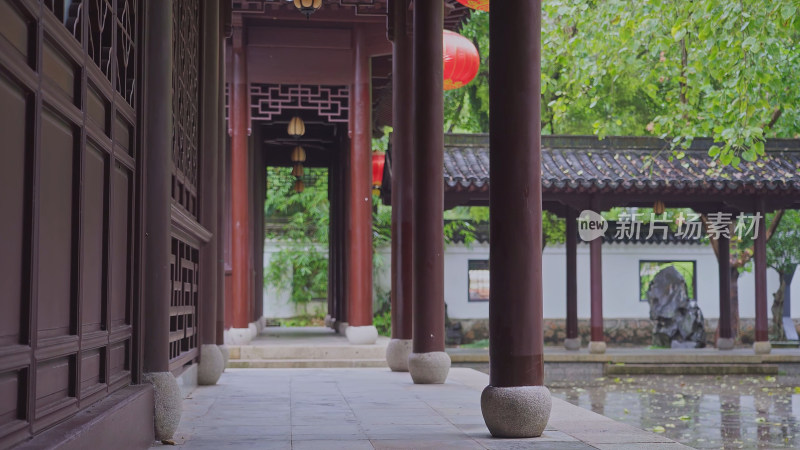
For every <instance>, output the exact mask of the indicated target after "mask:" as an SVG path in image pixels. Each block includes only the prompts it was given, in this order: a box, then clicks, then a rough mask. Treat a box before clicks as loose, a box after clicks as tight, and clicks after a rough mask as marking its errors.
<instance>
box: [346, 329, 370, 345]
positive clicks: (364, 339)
mask: <svg viewBox="0 0 800 450" xmlns="http://www.w3.org/2000/svg"><path fill="white" fill-rule="evenodd" d="M344 334H345V336H347V340H348V341H350V343H351V344H353V345H372V344H374V343H375V342H376V341H377V340H378V329H377V328H375V326H373V325H366V326H363V327H347V329H346V330H345V333H344Z"/></svg>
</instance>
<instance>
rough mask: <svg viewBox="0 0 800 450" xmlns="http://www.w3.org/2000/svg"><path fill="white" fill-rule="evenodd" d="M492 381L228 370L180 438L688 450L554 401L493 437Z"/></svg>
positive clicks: (193, 444)
mask: <svg viewBox="0 0 800 450" xmlns="http://www.w3.org/2000/svg"><path fill="white" fill-rule="evenodd" d="M487 382H488V377H487V376H486V375H484V374H482V373H480V372H477V371H475V370H472V369H463V368H454V369H452V370H451V372H450V376H449V378H448V381H447V383H446V384H444V385H414V384H413V383H411V380H410V378H409V376H408V374H407V373H393V372H390V371H388V370H386V369H228V370H227V371H226V372H225V373H224V374H223V376H222V378H221V379H220V381H219V384H218V385H216V386H209V387H200V388H198V389H196V390H195V391H194V392H193V394H192V395H191V396H190V397H189V398H188V399H186V400H184V413H183V419H182V421H181V425H180V428H179V430H178V432H177V433H176V439H175V440H176V442H177V444H178V445H180V446H184V447H186V448H193V449H226V448H237V449H248V448H259V449H290V448H291V449H347V450H358V449H372V448H378V449H436V450H444V449H522V448H552V449H586V448H599V449H623V450H624V449H678V448H687V447H684V446H682V445H680V444H677V443H675V442H672V441H670V440H668V439H666V438H664V437H662V436H659V435H655V434H652V433H648V432H645V431H642V430H639V429H637V428H634V427H632V426H629V425H624V424H621V423H618V422H615V421H613V420H611V419H608V418H606V417H603V416H600V415H598V414H595V413H593V412H591V411H588V410H585V409H583V408H579V407H577V406H573V405H570V404H569V403H566V402H564V401H562V400H559V399H555V398H554V399H553V410H552V414H551V417H550V423H549V424H548V428H547V429H546V431H545V433H544V435H543V436H542V437H540V438H536V439H493V438H491V436H490V435H489V432H488V430H487V429H486V427H485V425H484V423H483V418H482V416H481V410H480V392H481V390H482V389H483V388H484V387H485V386H486V384H487ZM159 446H160V445H159Z"/></svg>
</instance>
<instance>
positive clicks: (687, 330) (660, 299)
mask: <svg viewBox="0 0 800 450" xmlns="http://www.w3.org/2000/svg"><path fill="white" fill-rule="evenodd" d="M647 300H648V302H649V303H650V320H652V321H654V322H655V324H654V326H653V345H654V346H657V347H673V342H677V343H678V345H677V346H676V347H673V348H687V346H685V345H683V343H687V342H688V343H691V345H690V347H689V348H702V347H705V345H706V331H705V323H704V320H703V312H702V311H701V310H700V307H699V306H697V302H696V301H694V300H690V299H689V294H688V289H687V288H686V280H684V278H683V276H682V275H681V274H680V273H679V272H678V271H677V270H676V269H675V267H672V266H670V267H666V268H664V269H662V270H661V271H660V272H658V273H657V274H656V276H655V277H653V280H652V281H651V282H650V288H649V289H648V291H647Z"/></svg>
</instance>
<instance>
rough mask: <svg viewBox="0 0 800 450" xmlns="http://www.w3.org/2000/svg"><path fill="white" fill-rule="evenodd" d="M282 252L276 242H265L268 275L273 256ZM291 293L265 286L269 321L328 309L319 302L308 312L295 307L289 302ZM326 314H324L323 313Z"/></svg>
mask: <svg viewBox="0 0 800 450" xmlns="http://www.w3.org/2000/svg"><path fill="white" fill-rule="evenodd" d="M279 251H280V246H279V245H278V243H277V242H275V241H270V240H266V241H264V271H265V273H266V270H267V268H268V267H269V263H270V261H271V260H272V255H273V254H275V253H277V252H279ZM290 294H291V293H290V292H289V291H288V290H284V291H279V290H277V289H275V288H274V287H272V286H267V284H266V283H265V284H264V317H267V318H269V319H286V318H289V317H296V316H299V315H303V314H305V313H311V312H312V309H319V308H324V310H325V311H327V309H328V304H327V303H322V304H319V302H312V303H311V304H309V305H308V311H305V310H304V308H302V307H300V306H297V305H294V304H292V303H291V301H289V297H290ZM323 314H324V312H323Z"/></svg>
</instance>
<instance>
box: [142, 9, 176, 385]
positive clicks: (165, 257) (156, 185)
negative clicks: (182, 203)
mask: <svg viewBox="0 0 800 450" xmlns="http://www.w3.org/2000/svg"><path fill="white" fill-rule="evenodd" d="M147 23H148V36H147V39H146V48H145V54H146V56H147V62H148V64H146V65H145V66H144V76H145V80H146V84H145V85H144V86H145V91H144V98H145V101H144V114H143V115H142V116H143V117H144V124H143V125H144V129H145V133H144V136H145V142H144V145H143V148H144V149H145V152H146V153H147V154H146V157H145V158H144V159H145V161H146V162H147V165H146V167H145V172H146V174H147V178H146V180H145V183H144V197H145V198H144V205H145V214H144V217H145V220H144V228H145V230H144V231H145V232H144V267H145V268H146V270H145V271H144V296H143V300H144V308H143V317H144V321H145V324H144V329H145V330H147V332H146V333H144V351H143V371H144V372H146V373H150V374H153V375H152V376H153V377H154V378H155V377H158V376H159V375H158V374H168V375H169V377H167V376H163V377H162V379H163V380H169V378H170V377H172V374H171V373H170V371H169V327H170V324H169V321H170V316H169V308H170V292H171V289H172V287H171V286H170V244H171V238H170V230H171V229H172V222H171V213H170V205H171V203H172V195H171V191H170V190H171V185H172V183H171V176H172V171H171V169H170V168H171V167H172V158H171V152H172V151H171V149H172V70H173V57H172V46H171V45H169V44H168V43H170V42H172V33H173V23H172V1H163V2H157V3H154V4H152V5H150V7H149V8H147ZM164 43H167V44H166V45H165V44H164Z"/></svg>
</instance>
